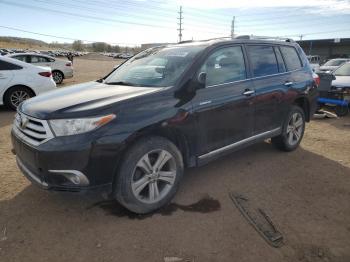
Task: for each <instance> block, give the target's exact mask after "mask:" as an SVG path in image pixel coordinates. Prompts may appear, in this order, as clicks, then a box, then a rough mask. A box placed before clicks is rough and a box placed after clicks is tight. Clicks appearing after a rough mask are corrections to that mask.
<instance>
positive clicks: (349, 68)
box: [334, 63, 350, 76]
mask: <svg viewBox="0 0 350 262" xmlns="http://www.w3.org/2000/svg"><path fill="white" fill-rule="evenodd" d="M334 74H335V75H336V76H350V63H346V64H345V65H343V66H341V67H339V68H338V69H337V70H335V72H334Z"/></svg>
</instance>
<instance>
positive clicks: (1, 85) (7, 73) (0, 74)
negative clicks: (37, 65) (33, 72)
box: [0, 60, 22, 94]
mask: <svg viewBox="0 0 350 262" xmlns="http://www.w3.org/2000/svg"><path fill="white" fill-rule="evenodd" d="M19 69H22V67H20V66H18V65H15V64H12V63H9V62H5V61H2V60H0V94H2V93H3V92H4V91H5V90H6V89H7V88H8V87H9V83H10V82H11V80H12V79H13V77H14V75H15V74H14V73H15V72H16V71H15V70H19Z"/></svg>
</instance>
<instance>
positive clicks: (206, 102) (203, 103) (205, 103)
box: [199, 100, 211, 106]
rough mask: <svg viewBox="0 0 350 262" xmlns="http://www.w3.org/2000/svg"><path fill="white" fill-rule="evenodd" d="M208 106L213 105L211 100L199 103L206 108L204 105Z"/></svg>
mask: <svg viewBox="0 0 350 262" xmlns="http://www.w3.org/2000/svg"><path fill="white" fill-rule="evenodd" d="M207 104H211V100H208V101H203V102H200V103H199V105H200V106H204V105H207Z"/></svg>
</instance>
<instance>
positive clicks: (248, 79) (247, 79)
mask: <svg viewBox="0 0 350 262" xmlns="http://www.w3.org/2000/svg"><path fill="white" fill-rule="evenodd" d="M302 69H303V67H302V68H299V69H295V70H292V71H287V72H282V73H277V74H272V75H266V76H257V77H251V78H246V79H242V80H237V81H232V82H227V83H222V84H217V85H211V86H206V87H205V88H210V87H216V86H223V85H228V84H235V83H240V82H244V81H250V80H255V79H260V78H264V77H270V76H278V75H284V74H288V73H293V72H296V71H299V70H302Z"/></svg>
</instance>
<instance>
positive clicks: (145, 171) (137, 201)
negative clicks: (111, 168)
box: [114, 136, 184, 214]
mask: <svg viewBox="0 0 350 262" xmlns="http://www.w3.org/2000/svg"><path fill="white" fill-rule="evenodd" d="M183 169H184V166H183V159H182V155H181V153H180V151H179V150H178V148H177V147H176V146H175V145H174V144H173V143H172V142H170V141H169V140H167V139H165V138H163V137H157V136H152V137H145V138H141V139H140V140H139V141H137V142H136V143H135V144H134V145H132V146H131V148H130V149H128V150H127V152H126V153H125V155H124V157H123V159H122V160H121V166H120V168H119V172H118V174H117V178H116V183H115V185H114V195H115V198H116V199H117V200H118V202H119V203H120V204H122V205H123V206H124V207H125V208H127V209H128V210H130V211H132V212H134V213H138V214H146V213H150V212H152V211H155V210H157V209H159V208H161V207H163V206H165V205H166V204H168V203H169V202H170V201H171V199H172V198H173V197H174V195H175V193H176V191H177V189H178V187H179V183H180V181H181V178H182V176H183Z"/></svg>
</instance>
